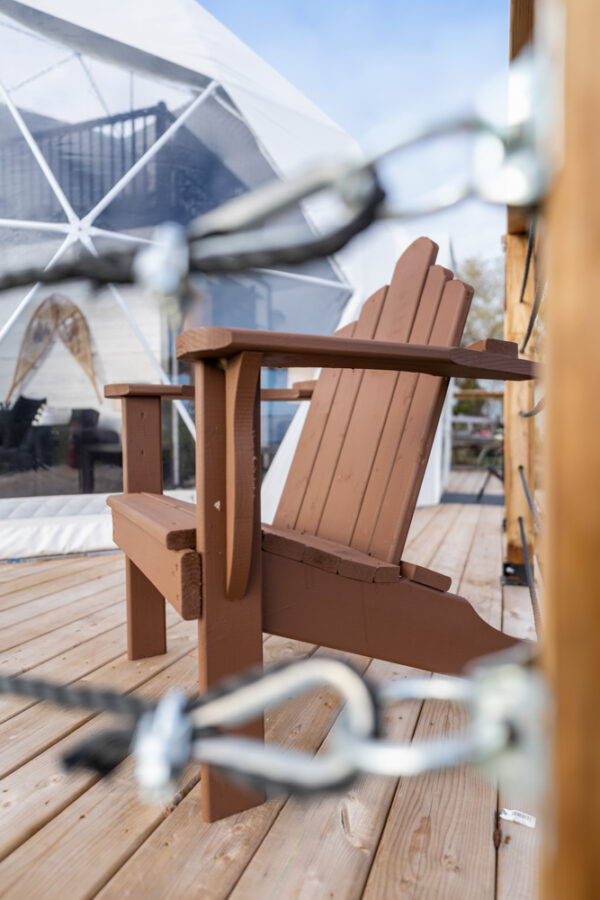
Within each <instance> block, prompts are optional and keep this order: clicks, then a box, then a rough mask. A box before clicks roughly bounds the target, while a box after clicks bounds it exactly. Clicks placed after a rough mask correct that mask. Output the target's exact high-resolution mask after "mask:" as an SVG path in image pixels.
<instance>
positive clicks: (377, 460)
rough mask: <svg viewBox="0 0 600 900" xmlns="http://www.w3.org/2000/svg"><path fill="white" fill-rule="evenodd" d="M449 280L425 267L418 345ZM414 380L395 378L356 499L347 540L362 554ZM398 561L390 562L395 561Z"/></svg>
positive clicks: (445, 273)
mask: <svg viewBox="0 0 600 900" xmlns="http://www.w3.org/2000/svg"><path fill="white" fill-rule="evenodd" d="M449 278H451V273H450V272H449V271H448V270H447V269H444V268H442V267H441V266H431V267H430V268H429V271H428V274H427V280H426V282H425V285H424V288H423V296H422V298H421V302H420V305H419V309H418V310H417V314H416V316H415V321H414V323H413V328H412V330H411V335H410V338H411V340H413V341H418V342H422V343H423V342H424V343H427V342H428V341H429V339H430V337H431V331H432V328H433V323H434V322H435V318H436V315H437V311H438V308H439V304H440V300H441V297H442V293H443V290H444V286H445V284H446V282H447V281H448V279H449ZM417 381H418V375H416V374H414V373H407V372H402V373H401V374H400V375H399V376H397V378H396V383H395V387H394V391H393V394H392V397H391V400H390V404H389V408H388V410H387V415H386V419H385V422H384V423H383V424H382V428H381V431H380V435H379V441H378V445H377V450H376V454H375V456H374V457H373V459H372V463H371V465H370V471H369V472H368V481H367V483H366V486H365V490H364V492H363V494H362V497H361V498H360V508H359V510H358V515H357V516H356V520H355V524H354V528H353V532H352V538H351V542H352V545H353V546H354V547H357V548H358V549H360V550H364V551H365V552H368V551H370V550H371V537H372V535H373V531H374V529H375V524H376V521H377V517H378V515H379V511H380V509H381V505H382V502H383V500H384V497H385V495H386V493H387V491H388V481H389V478H390V473H391V471H392V469H393V466H394V462H395V460H396V458H397V456H398V452H399V447H400V444H401V441H402V436H403V433H404V429H405V426H406V421H407V418H408V414H409V410H410V404H411V399H412V396H413V394H414V391H415V388H416V385H417ZM412 474H414V472H413V473H412ZM375 555H377V551H375ZM399 558H400V557H398V559H397V560H394V562H398V561H399Z"/></svg>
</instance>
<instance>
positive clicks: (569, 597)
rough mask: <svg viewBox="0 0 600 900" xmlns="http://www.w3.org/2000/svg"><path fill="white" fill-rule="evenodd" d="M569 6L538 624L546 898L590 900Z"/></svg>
mask: <svg viewBox="0 0 600 900" xmlns="http://www.w3.org/2000/svg"><path fill="white" fill-rule="evenodd" d="M566 12H567V19H566V28H565V27H564V23H561V27H560V38H561V39H564V41H565V44H564V48H565V57H564V66H565V71H564V76H565V79H564V80H565V95H564V99H565V103H564V146H563V148H562V149H563V152H564V156H563V166H562V170H561V172H560V174H559V176H558V179H557V182H556V184H555V187H554V190H553V192H552V196H551V198H550V202H549V208H548V222H549V246H548V258H549V263H550V272H549V275H550V278H549V296H548V375H547V397H548V404H547V437H546V447H547V466H546V488H547V504H546V506H547V509H546V522H547V526H546V532H547V539H546V553H545V560H546V571H545V572H544V577H545V582H546V585H547V598H546V608H545V622H544V635H545V641H546V645H547V648H546V649H547V652H546V667H547V671H548V673H549V676H550V680H551V683H552V688H553V692H554V700H555V716H556V722H555V739H554V764H553V779H554V784H553V788H554V791H553V803H554V814H553V817H552V825H553V831H552V833H551V834H549V835H548V836H547V838H546V840H545V841H544V843H543V847H544V852H545V856H546V858H545V873H544V875H545V877H544V898H545V900H563V898H565V897H568V898H569V900H583V898H586V900H588V898H590V900H591V898H596V897H600V852H599V847H600V715H599V713H598V708H599V705H598V686H599V685H600V602H599V601H600V587H599V584H598V575H599V563H600V478H599V475H598V472H599V470H600V423H599V420H598V414H597V413H598V389H599V386H600V353H599V352H598V336H599V335H600V302H599V298H600V251H599V248H600V167H599V166H598V160H599V159H600V128H599V127H598V122H599V121H600V68H599V66H598V35H599V34H600V4H599V3H598V0H569V2H568V3H567V6H566ZM559 99H560V98H559ZM557 112H558V116H557V118H558V119H560V116H561V113H562V110H560V109H559V110H557ZM554 134H555V140H556V142H557V143H558V144H561V141H562V138H563V135H562V134H561V133H560V132H556V131H555V132H554Z"/></svg>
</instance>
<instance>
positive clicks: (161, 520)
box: [106, 493, 196, 550]
mask: <svg viewBox="0 0 600 900" xmlns="http://www.w3.org/2000/svg"><path fill="white" fill-rule="evenodd" d="M106 502H107V503H108V505H109V506H110V508H111V509H112V511H113V517H115V516H124V517H125V518H126V519H128V520H129V521H131V522H132V524H134V525H137V526H138V527H140V528H143V529H145V531H146V532H147V533H148V534H149V535H150V537H153V538H154V539H155V540H156V541H158V542H159V543H160V544H161V545H162V546H163V547H164V548H165V549H166V550H185V549H188V548H189V549H194V550H195V549H196V506H195V504H193V503H187V502H186V501H184V500H176V499H175V498H173V497H167V496H165V494H148V493H141V494H115V495H113V496H112V497H109V498H108V499H107V501H106Z"/></svg>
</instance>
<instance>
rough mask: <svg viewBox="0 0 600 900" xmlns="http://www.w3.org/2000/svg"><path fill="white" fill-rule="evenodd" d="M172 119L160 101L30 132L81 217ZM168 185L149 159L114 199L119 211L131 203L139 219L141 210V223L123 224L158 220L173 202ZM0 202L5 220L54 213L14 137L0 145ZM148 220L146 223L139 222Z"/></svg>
mask: <svg viewBox="0 0 600 900" xmlns="http://www.w3.org/2000/svg"><path fill="white" fill-rule="evenodd" d="M174 119H175V117H174V116H173V114H172V113H171V112H169V110H168V109H167V107H166V105H165V104H164V103H162V102H161V103H158V104H156V106H150V107H145V108H142V109H136V110H131V111H130V112H124V113H119V114H117V115H114V116H105V117H103V118H98V119H91V120H88V121H85V122H78V123H75V124H69V125H60V126H58V127H55V128H49V129H46V130H44V131H38V132H34V134H33V137H34V138H35V140H36V142H37V144H38V146H39V148H40V150H41V152H42V154H43V155H44V157H45V158H46V160H47V161H48V164H49V165H50V167H51V169H52V171H53V172H54V174H55V175H56V177H57V179H58V181H59V183H60V185H61V187H62V189H63V191H64V192H65V194H66V196H67V197H68V198H69V201H70V203H71V205H72V206H73V208H74V209H75V211H76V212H77V213H78V214H79V215H83V214H85V213H86V212H87V211H88V210H89V209H91V208H92V207H93V206H94V205H95V204H96V203H97V202H98V201H99V200H101V199H102V197H104V196H105V194H106V193H107V191H108V190H109V189H110V188H111V187H112V185H113V184H115V182H116V181H118V180H119V178H121V177H122V176H123V175H124V174H125V173H126V172H127V171H128V170H129V169H130V168H131V166H132V165H133V164H134V163H135V162H136V160H138V159H139V158H140V157H141V156H142V155H143V154H144V153H145V152H146V151H147V150H148V149H149V148H150V147H151V146H152V144H153V143H154V142H155V141H156V140H157V138H159V137H160V136H161V134H163V132H164V131H165V130H166V129H167V128H168V126H169V125H170V124H171V122H173V121H174ZM163 170H164V177H163V174H162V173H163ZM169 187H170V188H171V189H169ZM173 187H174V185H173V178H172V176H170V175H169V172H168V167H166V166H161V165H160V163H159V162H158V161H157V160H156V158H154V159H152V160H150V161H149V162H148V164H147V165H146V166H144V167H143V168H142V170H141V172H140V173H139V174H138V175H137V176H136V178H134V179H133V180H132V181H131V183H130V184H129V185H127V187H126V188H125V189H124V191H123V193H122V195H121V196H120V198H119V211H121V209H122V208H125V209H127V208H132V207H133V208H135V209H136V211H137V213H138V215H137V218H140V216H139V212H140V209H141V211H142V216H141V218H142V221H136V222H135V223H127V224H136V225H144V224H152V223H153V222H158V221H161V220H164V218H165V217H166V216H165V206H167V207H168V206H169V205H173V203H174V202H176V198H175V197H174V195H173ZM132 201H133V202H132ZM0 203H1V206H2V213H1V214H2V215H3V216H6V217H11V218H18V219H33V220H40V221H43V220H45V221H52V220H54V219H56V218H57V214H58V213H59V207H58V205H57V202H56V199H55V197H54V195H53V193H52V191H51V189H50V187H49V185H48V182H47V181H46V178H45V176H44V174H43V172H42V170H41V169H40V168H39V166H38V165H37V163H36V162H35V160H34V158H33V156H32V155H31V152H30V150H29V148H28V147H27V146H26V145H25V143H24V141H23V140H22V139H20V138H15V139H13V140H10V141H8V142H7V143H5V144H4V145H2V146H0ZM159 213H160V214H159ZM148 219H150V220H151V221H149V222H148V221H145V220H148Z"/></svg>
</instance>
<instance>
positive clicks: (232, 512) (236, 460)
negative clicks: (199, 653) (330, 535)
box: [225, 353, 262, 600]
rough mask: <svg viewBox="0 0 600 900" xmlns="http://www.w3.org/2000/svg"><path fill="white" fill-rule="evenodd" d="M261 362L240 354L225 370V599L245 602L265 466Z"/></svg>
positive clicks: (258, 356)
mask: <svg viewBox="0 0 600 900" xmlns="http://www.w3.org/2000/svg"><path fill="white" fill-rule="evenodd" d="M261 362H262V356H261V354H260V353H240V354H239V356H234V357H233V359H229V360H228V361H227V368H226V370H225V434H226V438H225V445H226V446H225V465H226V472H225V478H226V487H225V497H226V516H227V519H226V529H225V540H226V574H225V594H226V596H227V597H228V598H229V599H230V600H241V599H242V597H243V596H244V594H245V593H246V588H247V586H248V579H249V577H250V566H251V563H252V547H253V543H254V539H255V534H254V519H255V515H254V510H255V505H256V502H257V484H258V479H259V472H258V469H259V466H260V453H259V454H258V455H257V453H256V449H255V443H256V440H255V435H254V428H255V424H256V423H255V415H254V412H255V406H256V399H257V391H258V389H259V383H260V367H261ZM259 521H260V520H259Z"/></svg>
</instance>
